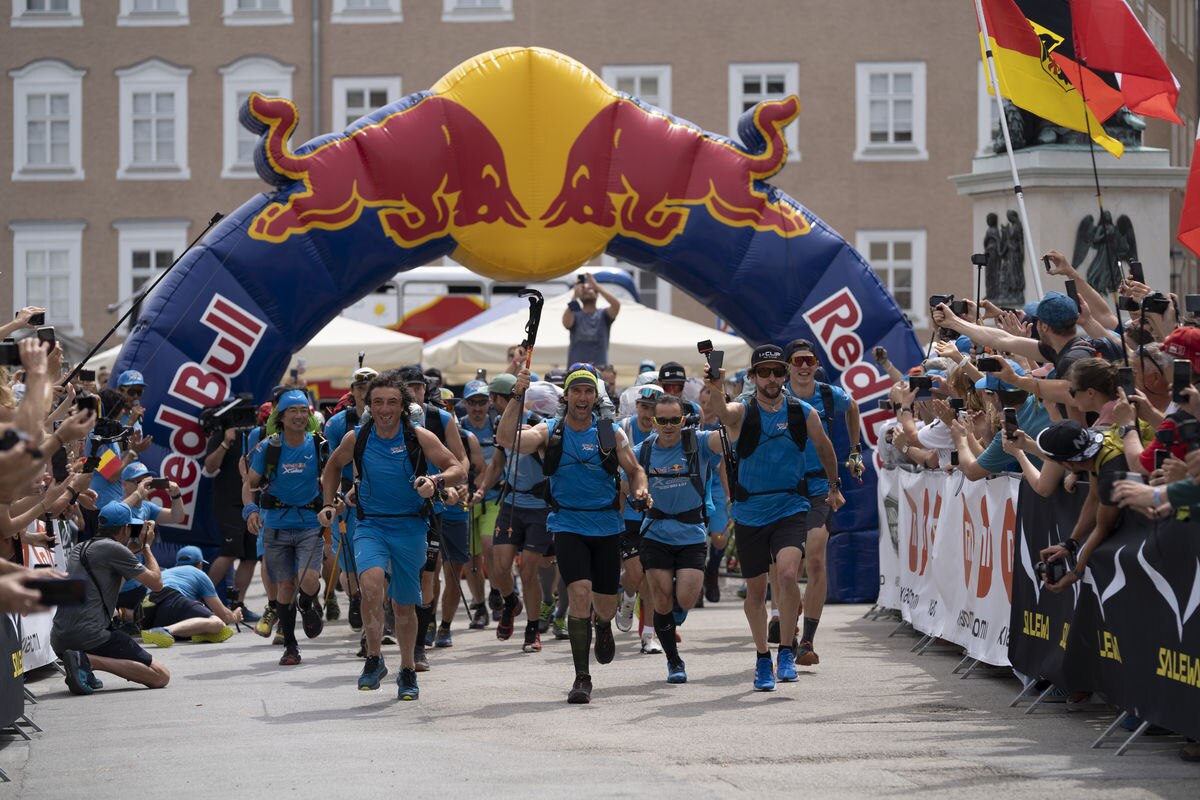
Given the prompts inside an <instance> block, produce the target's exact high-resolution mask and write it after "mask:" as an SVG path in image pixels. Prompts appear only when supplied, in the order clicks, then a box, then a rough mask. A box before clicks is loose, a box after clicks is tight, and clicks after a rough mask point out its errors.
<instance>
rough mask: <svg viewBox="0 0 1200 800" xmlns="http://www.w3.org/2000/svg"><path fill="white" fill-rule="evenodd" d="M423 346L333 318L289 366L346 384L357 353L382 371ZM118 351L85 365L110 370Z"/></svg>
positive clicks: (415, 356)
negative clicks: (300, 365)
mask: <svg viewBox="0 0 1200 800" xmlns="http://www.w3.org/2000/svg"><path fill="white" fill-rule="evenodd" d="M423 345H424V342H422V341H421V340H420V339H419V338H417V337H416V336H409V335H408V334H406V333H397V332H396V331H393V330H388V329H387V328H381V327H379V326H377V325H371V324H369V323H366V322H357V321H355V320H352V319H350V318H348V317H336V318H335V319H334V320H333V321H332V322H330V323H329V324H328V325H326V326H325V327H324V328H322V329H321V331H320V332H319V333H318V334H317V335H316V336H314V337H313V339H312V341H310V342H309V343H308V344H306V345H305V346H304V347H303V348H301V349H300V351H299V352H297V353H296V354H295V356H294V357H293V360H292V366H295V363H296V359H300V358H303V359H304V360H305V362H306V371H305V374H304V378H305V380H308V381H332V382H333V383H335V384H337V385H339V386H340V385H349V383H350V377H351V375H352V374H353V372H354V368H355V367H356V366H358V354H359V352H360V351H364V352H366V354H367V357H366V361H365V363H366V365H367V366H369V367H374V368H375V369H378V370H381V371H382V370H384V369H387V368H389V367H399V366H401V365H404V364H416V363H419V362H420V361H421V349H422V347H423ZM120 352H121V346H120V345H118V346H116V347H112V348H109V349H108V350H105V351H104V352H102V353H98V354H96V355H95V356H94V357H93V358H92V359H91V360H90V361H88V363H87V366H88V367H90V368H92V369H99V368H100V367H109V368H110V369H111V368H112V365H113V363H114V362H116V360H117V355H118V354H119V353H120Z"/></svg>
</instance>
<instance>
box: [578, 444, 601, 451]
mask: <svg viewBox="0 0 1200 800" xmlns="http://www.w3.org/2000/svg"><path fill="white" fill-rule="evenodd" d="M596 447H597V445H594V444H588V443H587V442H584V443H583V444H582V445H580V448H579V449H580V450H585V451H587V452H589V453H590V452H592V451H593V450H595V449H596Z"/></svg>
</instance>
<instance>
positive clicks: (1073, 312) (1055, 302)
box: [1034, 292, 1079, 328]
mask: <svg viewBox="0 0 1200 800" xmlns="http://www.w3.org/2000/svg"><path fill="white" fill-rule="evenodd" d="M1034 316H1036V317H1037V318H1038V319H1039V320H1041V321H1042V322H1044V323H1046V324H1047V325H1049V326H1050V327H1051V328H1066V327H1068V326H1070V325H1073V324H1075V321H1076V320H1078V319H1079V306H1077V305H1075V301H1074V300H1072V299H1071V298H1069V297H1067V296H1066V295H1065V294H1063V293H1062V292H1046V296H1045V297H1043V298H1042V302H1040V303H1038V304H1037V311H1036V312H1035V314H1034Z"/></svg>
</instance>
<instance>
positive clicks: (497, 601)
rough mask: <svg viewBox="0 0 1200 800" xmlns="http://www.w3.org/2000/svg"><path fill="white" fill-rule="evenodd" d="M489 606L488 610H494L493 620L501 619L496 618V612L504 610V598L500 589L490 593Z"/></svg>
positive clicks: (494, 589)
mask: <svg viewBox="0 0 1200 800" xmlns="http://www.w3.org/2000/svg"><path fill="white" fill-rule="evenodd" d="M487 604H488V608H490V609H491V610H492V619H499V617H497V616H496V612H498V611H499V610H500V609H502V608H504V598H503V597H502V596H501V595H500V590H499V589H496V588H493V589H492V590H491V591H490V592H488V599H487Z"/></svg>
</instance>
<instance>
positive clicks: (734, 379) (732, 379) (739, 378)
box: [725, 369, 746, 383]
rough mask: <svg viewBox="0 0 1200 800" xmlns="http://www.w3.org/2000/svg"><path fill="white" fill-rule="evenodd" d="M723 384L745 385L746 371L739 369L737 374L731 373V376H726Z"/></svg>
mask: <svg viewBox="0 0 1200 800" xmlns="http://www.w3.org/2000/svg"><path fill="white" fill-rule="evenodd" d="M725 382H726V383H745V382H746V370H744V369H739V370H738V371H737V372H735V373H733V374H732V375H726V376H725Z"/></svg>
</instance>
